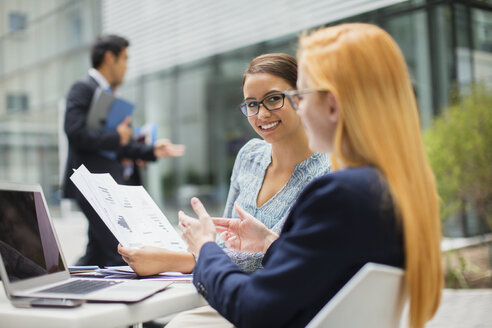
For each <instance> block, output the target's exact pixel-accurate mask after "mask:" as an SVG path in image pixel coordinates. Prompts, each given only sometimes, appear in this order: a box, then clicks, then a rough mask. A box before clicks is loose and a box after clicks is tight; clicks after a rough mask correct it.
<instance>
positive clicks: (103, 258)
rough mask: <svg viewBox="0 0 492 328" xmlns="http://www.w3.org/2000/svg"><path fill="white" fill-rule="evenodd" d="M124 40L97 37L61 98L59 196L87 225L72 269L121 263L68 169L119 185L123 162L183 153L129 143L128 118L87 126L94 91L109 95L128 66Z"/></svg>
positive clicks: (165, 144) (162, 145)
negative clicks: (63, 147)
mask: <svg viewBox="0 0 492 328" xmlns="http://www.w3.org/2000/svg"><path fill="white" fill-rule="evenodd" d="M128 46H129V42H128V41H127V40H126V39H124V38H122V37H120V36H117V35H105V36H101V37H99V38H97V40H96V41H95V42H94V44H93V46H92V49H91V61H92V68H90V69H89V72H88V75H87V76H86V77H84V78H83V79H81V80H79V81H77V82H75V83H74V84H73V85H72V87H71V88H70V91H69V92H68V95H67V99H66V112H65V122H64V129H65V133H66V136H67V138H68V145H69V148H68V157H67V163H66V168H65V174H64V179H63V186H62V191H63V196H64V197H65V198H72V199H75V200H76V201H77V204H78V205H79V207H80V209H81V210H82V212H84V214H85V216H86V217H87V219H88V221H89V232H88V237H89V238H88V244H87V248H86V252H85V255H84V256H83V257H82V258H80V259H79V260H78V261H77V263H76V264H77V265H99V266H105V265H119V264H124V263H125V262H124V261H122V259H121V256H119V254H118V252H117V250H116V249H117V245H118V241H117V240H116V238H115V237H114V236H113V234H112V233H111V232H110V230H109V229H108V228H107V227H106V225H105V224H104V222H103V221H102V220H101V219H100V218H99V216H98V215H97V214H96V212H95V211H94V209H93V208H92V207H91V205H90V204H89V203H88V202H87V201H86V199H85V198H84V196H83V195H82V194H81V193H80V192H79V191H78V190H77V188H76V187H75V185H74V184H73V183H72V182H71V180H70V175H71V174H72V172H73V169H76V168H78V167H79V166H80V165H82V164H84V165H85V166H86V167H87V169H88V170H89V171H91V172H92V173H109V174H111V176H112V177H113V178H114V179H115V180H116V182H118V183H120V184H128V183H127V181H126V180H125V179H124V170H125V168H124V165H123V164H122V163H123V162H128V160H127V159H131V160H138V159H140V160H145V161H155V160H156V159H157V158H161V157H176V156H182V155H183V154H184V150H185V149H184V146H182V145H174V144H172V143H171V142H170V141H169V140H166V139H161V140H157V141H156V142H155V144H154V145H153V146H149V145H144V144H142V143H138V142H136V141H135V140H132V128H131V127H130V121H131V118H130V117H127V118H126V119H125V120H124V121H123V122H121V123H120V124H119V125H118V126H117V128H116V130H114V131H103V130H102V129H101V130H99V129H94V128H91V127H88V125H87V116H88V114H89V109H90V105H91V101H92V98H93V95H94V93H95V91H96V89H97V88H101V89H102V90H105V91H106V92H112V93H114V92H115V91H116V88H117V87H118V86H119V85H120V84H121V83H122V82H123V79H124V76H125V72H126V68H127V57H128V55H127V48H128Z"/></svg>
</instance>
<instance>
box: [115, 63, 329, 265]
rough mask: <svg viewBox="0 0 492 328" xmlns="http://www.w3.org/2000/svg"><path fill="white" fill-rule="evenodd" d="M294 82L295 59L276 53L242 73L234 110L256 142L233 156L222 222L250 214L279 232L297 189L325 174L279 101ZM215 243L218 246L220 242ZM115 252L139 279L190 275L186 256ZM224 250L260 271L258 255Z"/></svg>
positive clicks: (324, 160)
mask: <svg viewBox="0 0 492 328" xmlns="http://www.w3.org/2000/svg"><path fill="white" fill-rule="evenodd" d="M296 80H297V61H296V59H295V58H294V57H292V56H290V55H287V54H282V53H275V54H265V55H261V56H258V57H256V58H254V59H253V60H252V61H251V63H250V65H249V67H248V69H247V70H246V71H245V73H244V75H243V94H244V102H243V103H241V104H240V105H239V107H238V109H239V110H240V111H241V113H242V114H243V115H244V116H245V117H246V118H247V120H248V121H249V123H250V125H251V127H252V128H253V129H254V130H255V131H256V133H258V135H259V136H260V137H261V138H262V139H252V140H250V141H249V142H248V143H247V144H246V145H244V146H243V147H242V148H241V150H240V151H239V153H238V155H237V158H236V161H235V164H234V168H233V171H232V176H231V185H230V189H229V194H228V197H227V202H226V206H225V210H224V215H223V217H224V218H240V217H246V216H249V215H253V216H255V217H256V218H257V219H258V220H260V221H261V222H262V223H263V224H264V225H265V226H266V227H267V228H269V229H271V230H272V231H274V232H276V233H279V232H280V230H281V228H282V225H283V222H284V220H285V218H286V216H287V213H288V212H289V209H290V208H291V206H292V205H293V204H294V202H295V200H296V198H297V196H298V194H299V193H300V191H301V190H302V189H303V188H304V187H305V186H306V185H307V184H308V183H309V182H311V181H312V180H313V179H314V178H316V177H318V176H321V175H323V174H326V173H328V172H329V167H330V164H329V159H328V156H327V155H326V154H320V153H314V152H313V151H312V150H310V149H309V142H308V139H307V136H306V133H305V131H304V128H303V126H302V124H301V121H300V118H299V116H298V115H297V114H296V112H295V110H294V109H293V108H292V105H291V104H290V103H289V102H288V101H287V100H286V99H285V92H286V91H287V90H289V89H293V88H295V86H296ZM219 244H220V245H221V247H224V243H223V242H221V241H220V240H219ZM118 251H119V253H120V254H121V255H122V256H123V259H124V260H125V261H126V262H127V263H128V264H129V265H130V266H131V267H132V268H133V269H134V270H135V272H137V273H138V274H139V275H152V274H156V273H159V272H163V271H181V272H191V271H193V268H194V266H195V258H194V257H193V254H192V253H176V252H171V251H167V250H164V249H162V248H157V247H151V246H145V247H142V248H140V249H130V248H126V247H123V246H121V245H120V246H119V247H118ZM225 251H226V252H227V254H228V255H229V256H230V258H231V259H232V260H233V261H234V263H236V264H237V265H238V266H239V267H240V268H241V269H242V270H243V271H246V272H253V271H255V270H257V269H259V268H261V267H262V266H261V261H262V259H263V255H264V254H263V252H241V251H237V250H231V249H225Z"/></svg>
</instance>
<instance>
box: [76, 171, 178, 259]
mask: <svg viewBox="0 0 492 328" xmlns="http://www.w3.org/2000/svg"><path fill="white" fill-rule="evenodd" d="M70 179H71V180H72V181H73V183H74V184H75V186H77V188H78V189H79V190H80V192H81V193H82V195H84V197H85V198H86V199H87V201H88V202H89V204H91V206H92V207H93V208H94V210H95V211H96V213H97V214H99V216H100V217H101V219H102V220H103V221H104V223H105V224H106V226H107V227H108V228H109V230H110V231H111V232H112V233H113V235H114V236H115V237H116V239H118V241H119V242H120V243H121V244H122V245H123V246H126V247H133V248H138V247H141V246H144V245H150V246H156V247H162V248H165V249H168V250H171V251H176V252H186V249H187V245H186V243H185V242H184V241H183V239H182V238H181V237H180V236H179V234H178V232H177V231H176V230H175V229H174V228H173V226H172V225H171V223H170V222H169V220H168V219H167V218H166V216H165V215H164V214H163V213H162V212H161V210H160V209H159V207H158V206H157V204H156V203H155V202H154V201H153V200H152V198H151V197H150V195H149V194H148V193H147V191H146V190H145V188H144V187H142V186H125V185H120V184H118V183H116V181H115V180H114V179H113V178H112V177H111V175H110V174H108V173H103V174H93V173H91V172H89V170H87V168H86V167H85V166H84V165H81V166H80V167H79V168H78V169H76V170H75V171H74V173H73V174H72V176H71V177H70Z"/></svg>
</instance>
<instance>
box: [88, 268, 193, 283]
mask: <svg viewBox="0 0 492 328" xmlns="http://www.w3.org/2000/svg"><path fill="white" fill-rule="evenodd" d="M96 271H97V272H98V273H100V274H104V275H105V278H113V279H122V278H129V279H133V278H144V279H152V280H173V281H191V280H192V279H193V274H191V273H181V272H171V271H169V272H161V273H159V274H156V275H153V276H145V277H141V276H138V275H137V274H136V273H135V271H133V269H132V268H131V267H129V266H127V265H122V266H109V267H105V268H104V269H98V270H96Z"/></svg>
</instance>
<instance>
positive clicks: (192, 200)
mask: <svg viewBox="0 0 492 328" xmlns="http://www.w3.org/2000/svg"><path fill="white" fill-rule="evenodd" d="M197 203H198V198H196V197H193V198H192V199H191V204H193V205H195V204H197Z"/></svg>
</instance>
